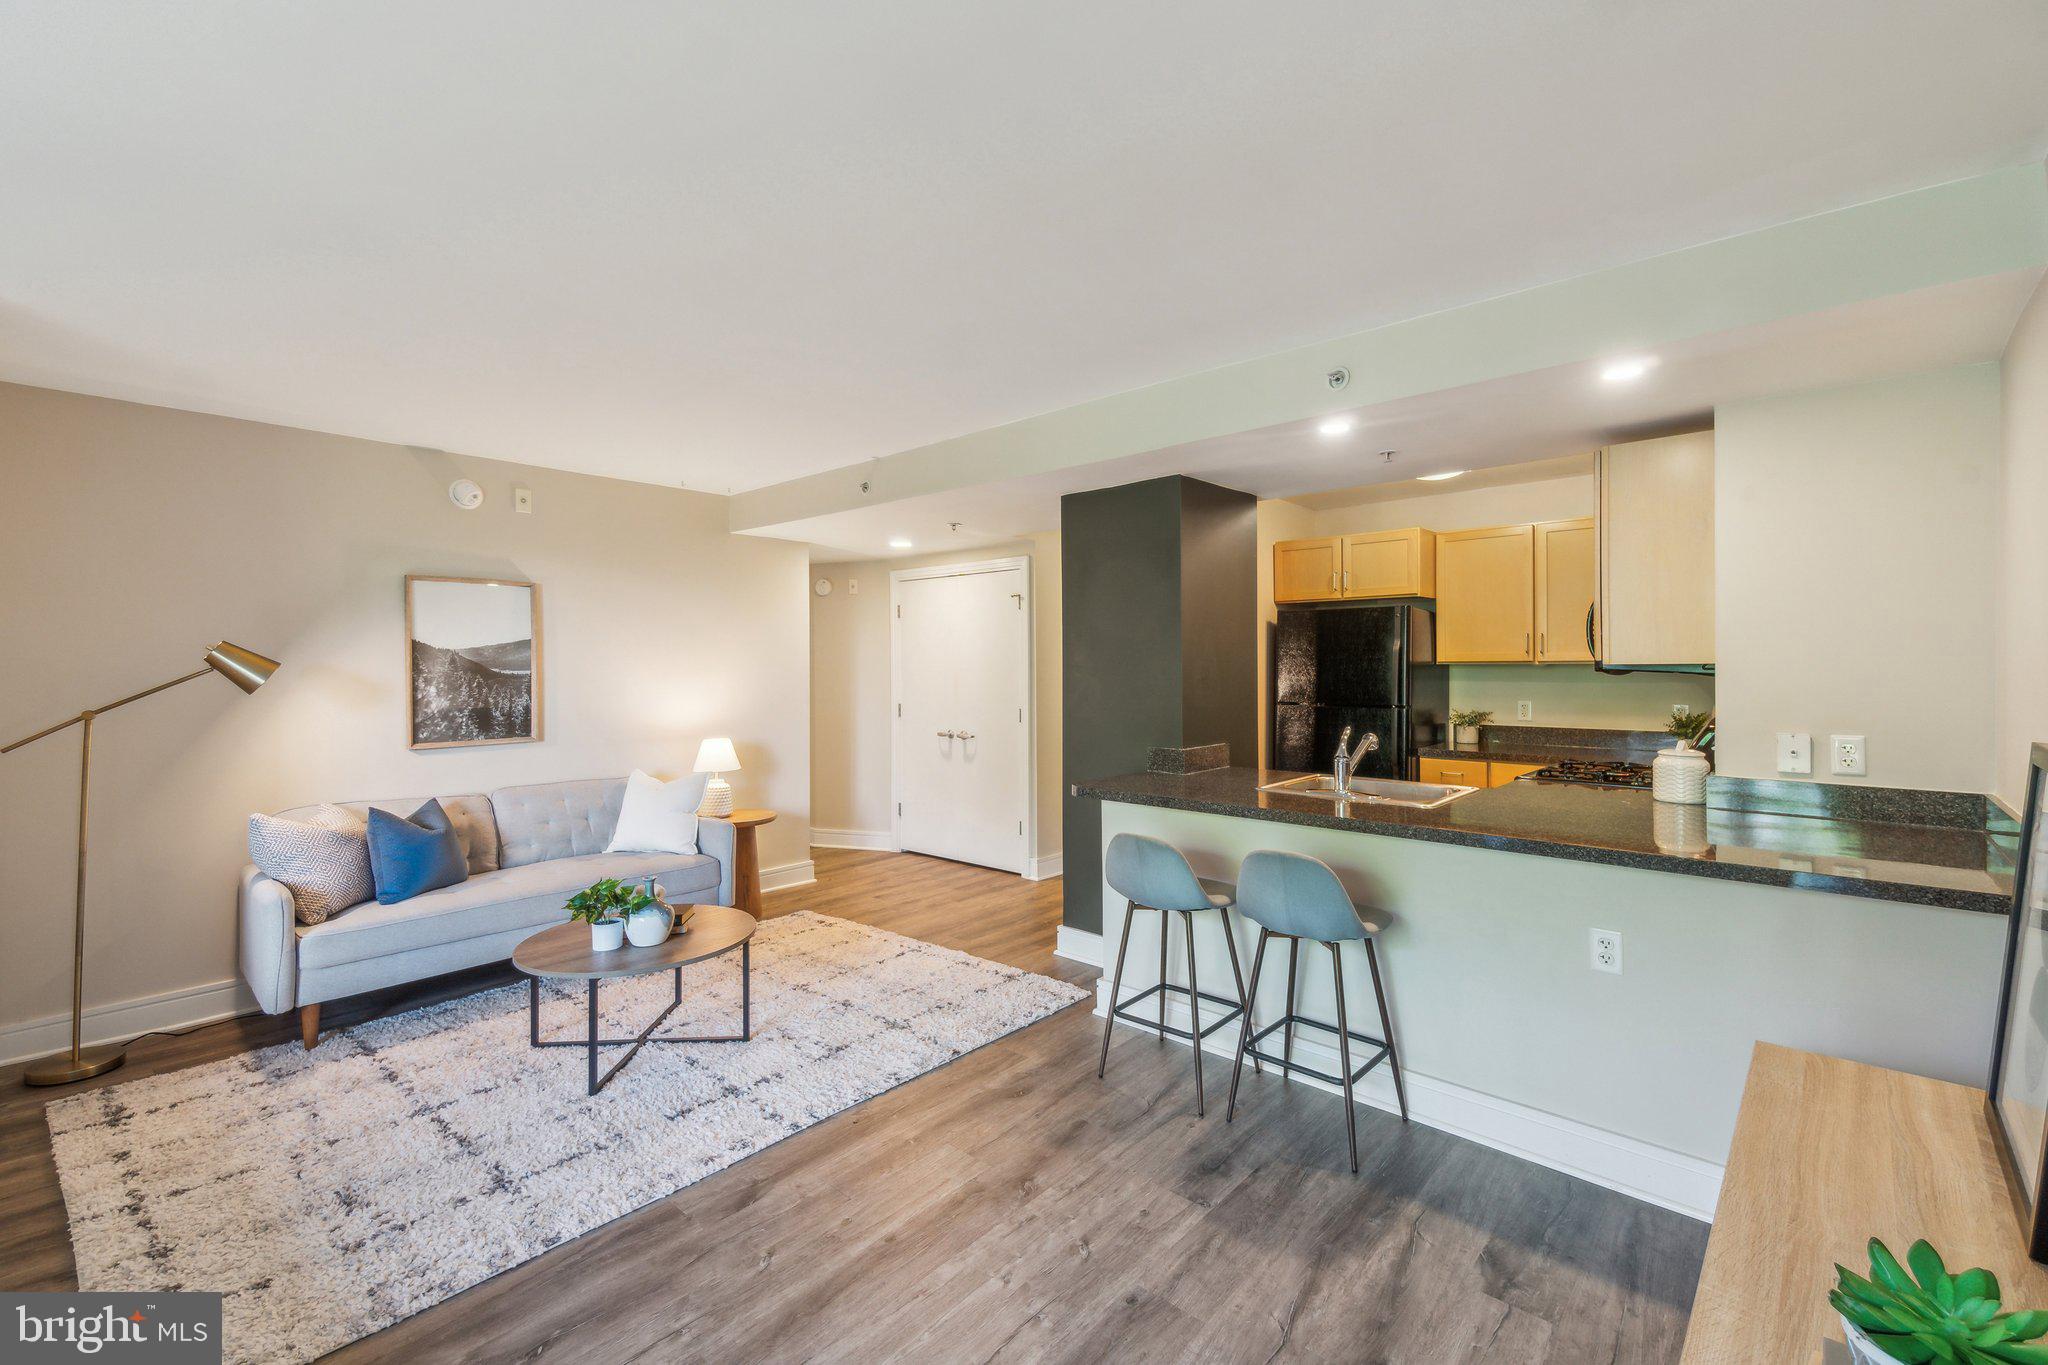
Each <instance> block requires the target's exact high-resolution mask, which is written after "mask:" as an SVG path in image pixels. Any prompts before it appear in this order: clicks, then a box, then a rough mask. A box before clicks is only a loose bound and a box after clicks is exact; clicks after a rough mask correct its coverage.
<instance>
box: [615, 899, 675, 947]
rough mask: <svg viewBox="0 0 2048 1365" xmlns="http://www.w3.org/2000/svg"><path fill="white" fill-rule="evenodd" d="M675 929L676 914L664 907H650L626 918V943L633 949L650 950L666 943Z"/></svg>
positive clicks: (636, 911)
mask: <svg viewBox="0 0 2048 1365" xmlns="http://www.w3.org/2000/svg"><path fill="white" fill-rule="evenodd" d="M675 927H676V913H675V911H673V910H671V909H669V908H668V907H667V906H665V905H650V906H648V907H647V908H646V909H644V910H635V911H634V912H633V913H632V914H631V915H628V916H627V917H626V941H627V942H628V943H631V944H632V945H633V946H634V947H635V948H652V947H653V946H654V945H655V944H657V943H663V942H666V941H667V939H668V934H669V930H671V929H673V928H675Z"/></svg>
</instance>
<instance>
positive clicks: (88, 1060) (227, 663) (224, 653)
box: [0, 640, 732, 1085]
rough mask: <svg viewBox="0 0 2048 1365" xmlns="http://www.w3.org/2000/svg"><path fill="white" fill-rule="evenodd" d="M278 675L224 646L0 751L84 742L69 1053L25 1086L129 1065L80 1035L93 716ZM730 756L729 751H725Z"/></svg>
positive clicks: (30, 1073)
mask: <svg viewBox="0 0 2048 1365" xmlns="http://www.w3.org/2000/svg"><path fill="white" fill-rule="evenodd" d="M275 672H277V660H275V659H266V658H264V657H263V656H262V655H261V654H258V653H257V652H256V651H255V650H253V649H244V648H242V647H241V646H240V645H232V644H229V643H228V642H227V641H226V640H222V641H221V642H220V643H219V644H217V645H215V646H214V647H213V648H212V649H209V650H207V651H206V666H205V667H204V668H196V669H194V670H192V671H191V672H190V673H187V674H186V675H185V676H184V677H182V678H173V679H171V680H170V681H169V682H165V683H158V684H157V685H156V686H155V687H145V688H144V689H142V691H140V692H134V693H130V694H129V695H128V696H125V697H123V698H121V699H120V700H119V701H110V702H108V703H107V704H106V705H105V706H95V707H94V708H92V709H91V710H90V711H80V712H79V713H78V714H77V715H75V716H73V717H72V718H71V719H69V720H60V721H58V722H57V723H56V724H55V725H52V726H50V727H48V728H47V729H43V730H38V731H36V732H35V733H34V734H32V735H30V736H28V737H27V738H26V739H17V740H15V741H14V743H12V744H9V745H7V746H6V747H5V748H0V754H11V753H13V752H14V751H15V750H16V749H19V748H20V747H21V746H22V745H24V744H33V743H35V742H36V741H37V740H39V739H41V738H43V737H44V736H45V735H54V734H56V733H57V732H58V731H59V730H65V729H69V728H70V727H71V726H74V725H79V726H83V727H84V728H83V730H82V732H81V734H82V742H81V743H80V745H79V750H78V888H77V891H76V893H75V899H74V902H73V906H72V925H71V1051H69V1052H61V1053H59V1054H57V1055H56V1056H54V1057H46V1058H44V1059H43V1060H42V1061H40V1062H32V1063H30V1064H29V1068H28V1070H26V1071H24V1072H22V1073H21V1079H22V1083H23V1084H24V1085H64V1084H67V1083H68V1082H71V1081H82V1080H84V1079H85V1078H86V1077H88V1076H97V1075H99V1074H100V1073H101V1072H103V1071H112V1070H113V1069H114V1068H115V1067H117V1066H119V1065H121V1063H122V1062H124V1061H126V1060H128V1049H127V1046H126V1045H125V1044H118V1043H117V1044H109V1045H106V1046H101V1047H81V1046H80V1045H79V1044H80V1041H81V1040H80V1036H79V1035H80V1034H81V1033H83V1032H84V1018H85V830H86V825H85V811H86V796H87V793H88V791H89V788H90V785H91V780H92V722H93V718H94V717H96V716H103V715H105V714H106V713H107V712H109V711H111V710H113V709H114V708H115V707H117V706H126V705H127V704H128V703H129V702H131V701H141V700H142V699H143V698H144V697H150V696H155V695H156V694H157V693H159V692H161V691H163V690H164V689H165V688H169V687H176V686H177V685H178V684H179V683H188V682H191V681H192V680H193V679H194V678H203V677H205V676H206V675H207V674H208V673H218V674H220V675H221V676H222V677H223V678H226V679H227V680H228V681H229V682H231V683H233V684H234V685H235V686H237V687H239V688H241V689H242V690H243V691H244V692H254V691H255V690H256V689H257V688H259V687H261V686H263V684H265V683H267V682H269V681H270V675H271V674H273V673H275ZM726 752H727V753H730V752H732V750H731V747H730V746H728V747H727V749H726Z"/></svg>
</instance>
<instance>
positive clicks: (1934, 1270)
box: [1828, 1237, 2048, 1365]
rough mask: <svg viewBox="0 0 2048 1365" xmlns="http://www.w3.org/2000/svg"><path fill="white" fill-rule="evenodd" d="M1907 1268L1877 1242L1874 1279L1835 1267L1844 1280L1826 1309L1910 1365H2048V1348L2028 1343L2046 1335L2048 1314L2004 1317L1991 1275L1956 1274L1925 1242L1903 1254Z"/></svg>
mask: <svg viewBox="0 0 2048 1365" xmlns="http://www.w3.org/2000/svg"><path fill="white" fill-rule="evenodd" d="M1906 1264H1907V1265H1910V1266H1911V1267H1912V1268H1913V1269H1912V1273H1911V1274H1908V1273H1907V1272H1906V1267H1905V1266H1902V1265H1900V1264H1899V1261H1898V1258H1897V1257H1896V1256H1893V1255H1892V1253H1891V1251H1890V1250H1889V1249H1888V1248H1887V1247H1886V1246H1885V1244H1884V1243H1883V1242H1881V1241H1879V1240H1878V1239H1877V1238H1875V1237H1873V1238H1871V1239H1870V1278H1868V1279H1865V1278H1864V1277H1863V1276H1861V1275H1858V1274H1857V1273H1856V1272H1855V1271H1853V1270H1850V1269H1849V1268H1848V1267H1846V1266H1841V1265H1837V1266H1836V1267H1835V1270H1836V1272H1837V1273H1838V1274H1839V1275H1840V1276H1841V1281H1840V1283H1839V1284H1837V1285H1836V1286H1835V1288H1833V1289H1831V1290H1829V1291H1828V1302H1829V1303H1831V1304H1833V1305H1834V1308H1835V1311H1836V1312H1838V1313H1840V1314H1841V1315H1842V1316H1843V1317H1845V1318H1847V1319H1848V1320H1849V1321H1850V1322H1853V1323H1855V1324H1856V1325H1857V1326H1858V1327H1860V1328H1861V1329H1863V1331H1864V1333H1865V1334H1867V1335H1868V1336H1869V1338H1870V1341H1871V1344H1872V1345H1874V1346H1876V1347H1877V1348H1878V1349H1880V1350H1882V1351H1885V1352H1887V1353H1889V1354H1890V1355H1892V1356H1894V1357H1896V1358H1897V1359H1899V1360H1901V1361H1904V1362H1905V1363H1906V1365H1925V1362H1927V1361H1939V1362H1941V1365H2048V1346H2028V1345H2025V1344H2023V1343H2025V1342H2028V1341H2031V1340H2033V1339H2034V1338H2035V1337H2038V1336H2041V1335H2043V1334H2044V1333H2048V1312H2042V1311H2039V1310H2033V1311H2023V1312H2017V1313H2002V1312H2000V1311H1999V1293H1998V1280H1997V1278H1996V1277H1994V1276H1993V1275H1992V1273H1991V1272H1990V1271H1988V1270H1979V1269H1972V1270H1965V1271H1963V1272H1962V1273H1961V1274H1960V1275H1951V1274H1949V1273H1948V1269H1947V1267H1945V1266H1943V1265H1942V1263H1941V1256H1940V1254H1939V1253H1938V1252H1936V1251H1935V1249H1934V1248H1933V1247H1931V1246H1929V1245H1928V1244H1927V1242H1926V1240H1925V1239H1924V1238H1923V1239H1922V1240H1920V1241H1917V1242H1915V1243H1913V1245H1912V1248H1911V1249H1910V1250H1908V1251H1907V1252H1906Z"/></svg>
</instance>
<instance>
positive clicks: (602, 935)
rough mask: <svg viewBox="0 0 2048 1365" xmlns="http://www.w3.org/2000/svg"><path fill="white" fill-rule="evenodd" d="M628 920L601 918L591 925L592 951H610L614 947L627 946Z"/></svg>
mask: <svg viewBox="0 0 2048 1365" xmlns="http://www.w3.org/2000/svg"><path fill="white" fill-rule="evenodd" d="M625 942H626V922H625V921H624V920H622V919H601V920H598V921H597V922H595V923H594V924H592V925H591V926H590V951H591V952H593V953H608V952H610V951H611V950H612V949H614V948H619V947H623V946H625Z"/></svg>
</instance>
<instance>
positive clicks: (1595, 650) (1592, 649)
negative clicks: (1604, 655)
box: [1586, 602, 1600, 659]
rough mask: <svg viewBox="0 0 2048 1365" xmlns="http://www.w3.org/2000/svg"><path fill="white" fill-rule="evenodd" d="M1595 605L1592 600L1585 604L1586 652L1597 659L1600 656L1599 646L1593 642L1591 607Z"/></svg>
mask: <svg viewBox="0 0 2048 1365" xmlns="http://www.w3.org/2000/svg"><path fill="white" fill-rule="evenodd" d="M1595 605H1596V604H1595V603H1592V602H1588V603H1587V604H1586V652H1587V653H1588V654H1590V655H1592V656H1593V657H1594V658H1596V659H1597V658H1599V657H1600V647H1599V646H1598V645H1596V644H1594V643H1593V608H1594V606H1595Z"/></svg>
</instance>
